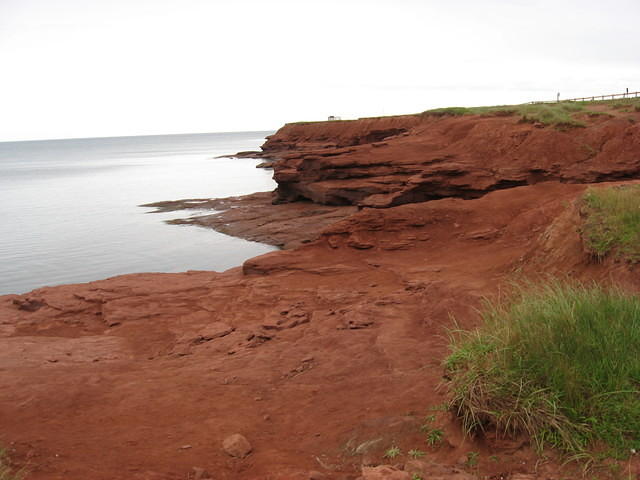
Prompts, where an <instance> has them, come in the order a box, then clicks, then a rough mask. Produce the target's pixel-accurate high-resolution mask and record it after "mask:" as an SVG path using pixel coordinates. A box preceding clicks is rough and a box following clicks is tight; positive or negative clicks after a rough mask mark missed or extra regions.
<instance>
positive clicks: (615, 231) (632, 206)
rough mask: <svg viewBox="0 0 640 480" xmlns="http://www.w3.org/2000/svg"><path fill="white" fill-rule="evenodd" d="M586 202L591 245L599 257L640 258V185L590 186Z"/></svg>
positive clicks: (588, 243)
mask: <svg viewBox="0 0 640 480" xmlns="http://www.w3.org/2000/svg"><path fill="white" fill-rule="evenodd" d="M582 202H583V204H582V214H583V216H584V224H583V226H582V230H581V233H582V238H583V240H584V242H585V245H586V247H587V249H588V250H589V251H590V252H592V253H593V254H594V255H595V256H596V257H598V258H599V259H602V258H604V257H605V256H606V255H609V254H612V255H614V256H615V257H617V258H622V259H624V260H627V261H629V262H633V263H635V262H638V261H640V185H623V186H616V187H605V188H590V189H589V190H587V192H586V193H585V194H584V196H583V197H582Z"/></svg>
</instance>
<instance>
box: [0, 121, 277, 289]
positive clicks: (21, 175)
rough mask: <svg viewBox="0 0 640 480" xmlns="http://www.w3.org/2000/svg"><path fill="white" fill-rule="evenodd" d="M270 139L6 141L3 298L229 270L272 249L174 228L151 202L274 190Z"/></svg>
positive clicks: (1, 195)
mask: <svg viewBox="0 0 640 480" xmlns="http://www.w3.org/2000/svg"><path fill="white" fill-rule="evenodd" d="M270 133H272V132H242V133H211V134H194V135H162V136H144V137H115V138H99V139H97V138H94V139H77V140H46V141H33V142H0V294H5V293H23V292H27V291H29V290H32V289H34V288H37V287H41V286H45V285H59V284H63V283H76V282H86V281H91V280H98V279H102V278H106V277H110V276H114V275H119V274H123V273H132V272H180V271H185V270H218V271H222V270H226V269H228V268H231V267H234V266H237V265H240V264H241V263H242V262H243V261H244V260H246V259H247V258H250V257H253V256H256V255H260V254H262V253H266V252H268V251H271V250H273V247H269V246H266V245H262V244H258V243H253V242H247V241H244V240H240V239H237V238H233V237H229V236H227V235H223V234H221V233H217V232H215V231H213V230H207V229H201V228H195V227H189V226H178V225H167V224H165V223H164V222H163V220H166V219H171V218H176V217H184V216H187V215H188V213H185V212H173V213H163V214H150V213H148V212H150V209H146V208H141V207H138V205H140V204H143V203H150V202H157V201H160V200H176V199H182V198H219V197H228V196H231V195H243V194H248V193H252V192H259V191H267V190H273V188H275V183H274V182H273V180H272V179H271V175H272V172H271V171H268V170H263V169H256V168H255V165H256V164H257V163H258V162H257V161H256V160H250V159H230V158H221V159H216V158H214V157H216V156H219V155H224V154H230V153H235V152H238V151H242V150H255V149H257V148H258V146H259V145H260V144H262V143H263V141H264V137H265V136H266V135H268V134H270Z"/></svg>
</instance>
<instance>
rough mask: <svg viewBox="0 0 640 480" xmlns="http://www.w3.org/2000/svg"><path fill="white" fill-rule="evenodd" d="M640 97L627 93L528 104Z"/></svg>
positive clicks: (633, 93)
mask: <svg viewBox="0 0 640 480" xmlns="http://www.w3.org/2000/svg"><path fill="white" fill-rule="evenodd" d="M639 95H640V92H625V93H613V94H610V95H594V96H591V97H578V98H567V99H562V100H541V101H534V102H528V103H529V104H532V105H535V104H538V103H558V102H595V101H596V100H614V99H616V98H637V97H638V96H639Z"/></svg>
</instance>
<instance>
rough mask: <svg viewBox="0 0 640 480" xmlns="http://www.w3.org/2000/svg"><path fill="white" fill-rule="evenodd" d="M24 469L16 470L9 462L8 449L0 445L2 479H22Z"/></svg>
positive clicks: (0, 477) (0, 479) (0, 474)
mask: <svg viewBox="0 0 640 480" xmlns="http://www.w3.org/2000/svg"><path fill="white" fill-rule="evenodd" d="M23 478H24V471H19V472H14V471H13V469H12V468H11V466H10V464H9V456H8V454H7V451H6V450H5V449H3V448H2V447H0V480H22V479H23Z"/></svg>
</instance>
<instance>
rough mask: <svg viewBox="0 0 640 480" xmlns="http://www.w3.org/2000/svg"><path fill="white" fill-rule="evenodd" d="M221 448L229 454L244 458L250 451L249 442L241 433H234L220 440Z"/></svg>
mask: <svg viewBox="0 0 640 480" xmlns="http://www.w3.org/2000/svg"><path fill="white" fill-rule="evenodd" d="M222 449H223V450H224V451H225V452H226V453H227V454H228V455H230V456H232V457H236V458H244V457H246V456H247V455H249V454H250V453H251V450H252V448H251V444H250V443H249V440H247V439H246V438H245V437H244V436H243V435H240V434H239V433H234V434H233V435H230V436H228V437H227V438H225V439H224V441H223V442H222Z"/></svg>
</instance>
